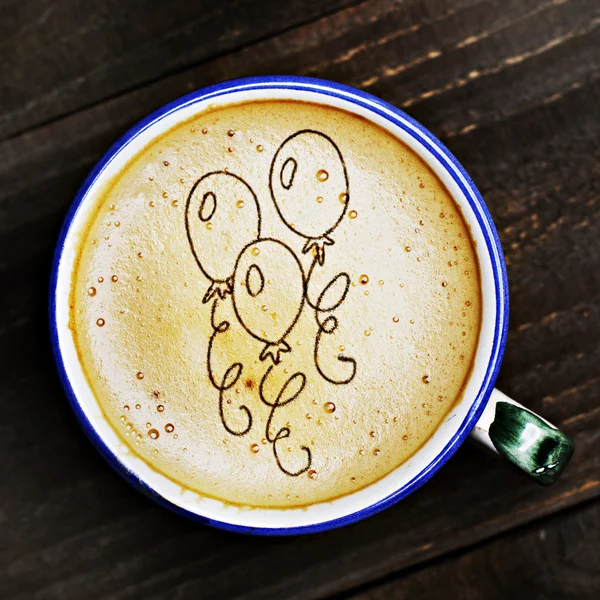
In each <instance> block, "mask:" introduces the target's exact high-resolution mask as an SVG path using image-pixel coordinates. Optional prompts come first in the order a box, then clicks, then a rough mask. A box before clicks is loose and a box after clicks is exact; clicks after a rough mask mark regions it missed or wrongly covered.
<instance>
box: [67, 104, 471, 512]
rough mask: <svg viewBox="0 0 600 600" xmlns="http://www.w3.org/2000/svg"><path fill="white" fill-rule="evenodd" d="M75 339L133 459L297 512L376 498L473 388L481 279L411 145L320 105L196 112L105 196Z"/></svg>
mask: <svg viewBox="0 0 600 600" xmlns="http://www.w3.org/2000/svg"><path fill="white" fill-rule="evenodd" d="M78 252H79V256H78V260H77V262H76V267H75V270H74V273H73V286H72V290H71V303H70V304H71V318H70V328H71V330H72V333H73V337H74V341H75V345H76V348H77V351H78V354H79V358H80V361H81V364H82V367H83V369H84V372H85V374H86V377H87V379H88V382H89V385H90V386H91V389H92V391H93V393H94V395H95V397H96V398H97V400H98V402H99V404H100V406H101V408H102V410H103V412H104V414H105V415H106V417H107V418H108V420H109V421H110V423H111V424H112V426H113V427H114V429H115V431H116V432H117V433H118V435H119V436H120V438H121V439H122V440H123V442H124V443H125V444H126V445H127V446H128V448H129V449H130V451H131V452H132V453H134V454H135V455H137V456H139V457H140V458H142V459H143V460H144V461H145V462H146V463H147V464H149V465H150V466H151V467H152V468H153V469H154V470H156V471H158V472H160V473H162V474H163V475H165V476H167V477H169V478H170V479H172V480H173V481H175V482H176V483H178V484H180V485H181V486H182V487H183V488H184V489H189V490H193V491H195V492H198V493H199V494H200V495H202V496H207V497H212V498H217V499H220V500H222V501H224V502H227V503H234V504H241V505H246V506H254V507H292V506H301V505H308V504H313V503H317V502H324V501H328V500H332V499H334V498H336V497H339V496H342V495H345V494H349V493H351V492H353V491H356V490H358V489H361V488H363V487H365V486H367V485H369V484H372V483H373V482H375V481H377V480H379V479H380V478H382V477H383V476H385V475H387V474H388V473H390V472H391V471H392V470H393V469H395V468H396V467H398V466H399V465H401V464H402V463H404V462H405V461H406V460H407V459H408V458H409V457H410V456H411V455H412V454H414V453H415V452H416V451H417V450H418V449H419V448H420V447H421V446H422V445H423V444H424V443H425V442H426V441H427V440H428V438H429V437H430V436H431V435H432V434H433V433H434V432H435V430H436V429H437V428H438V426H439V425H440V423H441V422H442V421H443V419H444V417H445V415H446V414H447V413H448V411H449V410H450V409H451V408H452V406H453V405H454V403H455V402H456V401H457V399H459V398H460V396H461V393H462V390H463V388H464V386H465V384H466V382H467V380H468V378H469V376H470V373H471V367H472V362H473V358H474V355H475V352H476V348H477V344H478V338H479V330H480V323H481V312H482V309H481V286H480V277H479V267H478V264H477V257H476V253H475V249H474V243H473V241H472V239H471V236H470V233H469V229H468V227H467V225H466V223H465V221H464V219H463V217H462V215H461V213H460V209H459V208H458V206H457V205H456V203H455V202H454V200H453V199H452V197H451V196H450V194H449V192H448V191H447V190H446V188H445V187H444V185H443V184H442V183H441V182H440V181H439V179H438V178H437V177H436V176H435V175H434V173H433V172H432V171H431V169H430V168H429V167H428V166H427V165H426V164H425V163H424V162H423V161H422V160H421V159H420V158H419V157H418V155H417V154H415V153H414V152H413V151H412V150H411V149H410V148H408V147H407V146H406V145H405V144H404V143H402V142H401V141H400V140H398V139H397V138H395V137H394V136H393V135H391V134H390V133H389V132H387V131H386V130H384V129H382V128H380V127H379V126H378V125H376V124H373V123H371V122H369V121H367V120H365V119H363V118H361V117H359V116H356V115H353V114H351V113H348V112H345V111H343V110H339V109H336V108H331V107H327V106H323V105H319V104H312V103H305V102H296V101H261V102H251V103H242V104H237V105H229V106H226V107H223V108H216V109H214V110H211V111H208V112H204V113H200V114H198V115H197V116H196V117H194V118H193V119H191V120H189V121H187V122H186V123H184V124H180V125H178V126H176V127H175V128H174V129H172V130H170V131H168V132H167V133H166V134H164V135H162V136H161V137H159V138H158V139H156V140H155V141H154V142H153V143H151V144H150V145H149V146H147V147H146V148H145V149H144V150H142V151H141V152H140V153H139V154H138V155H137V156H136V157H135V158H133V159H132V160H131V161H130V162H129V164H128V165H127V166H126V168H124V169H123V170H122V171H121V173H120V174H119V175H118V176H117V177H116V178H115V179H114V180H113V181H112V182H111V184H110V185H109V186H108V187H107V188H105V189H104V190H103V192H102V194H101V198H100V200H99V201H98V206H97V208H96V210H95V212H94V215H93V216H92V217H91V218H90V221H89V224H88V227H87V230H86V231H85V233H84V234H83V235H82V236H81V239H80V241H79V246H78Z"/></svg>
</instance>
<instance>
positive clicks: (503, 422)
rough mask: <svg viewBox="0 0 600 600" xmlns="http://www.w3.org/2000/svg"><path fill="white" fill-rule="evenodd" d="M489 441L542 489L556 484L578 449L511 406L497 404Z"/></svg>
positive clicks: (531, 414)
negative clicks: (542, 486) (544, 486)
mask: <svg viewBox="0 0 600 600" xmlns="http://www.w3.org/2000/svg"><path fill="white" fill-rule="evenodd" d="M490 438H491V440H492V443H493V444H494V447H495V448H496V450H497V451H498V454H500V455H501V456H503V457H504V458H506V459H508V460H510V461H511V462H512V463H514V464H515V465H517V466H518V467H519V468H521V469H523V470H524V471H526V472H527V473H529V474H530V475H531V476H532V477H534V478H535V479H536V480H537V481H538V482H539V483H541V484H543V485H550V484H551V483H554V481H556V479H557V478H558V476H559V475H560V474H561V473H562V471H563V469H564V468H565V467H566V465H567V463H568V462H569V460H570V458H571V456H572V455H573V451H574V449H575V446H574V445H573V442H572V441H571V440H570V439H569V438H568V437H567V436H566V435H565V434H564V433H561V432H560V431H559V430H558V429H555V428H554V427H552V426H550V425H548V423H546V422H545V421H543V420H542V419H540V418H539V417H538V416H537V415H534V414H533V413H532V412H530V411H528V410H526V409H524V408H522V407H520V406H515V405H514V404H510V403H509V402H498V404H496V415H495V417H494V422H493V423H492V424H491V425H490Z"/></svg>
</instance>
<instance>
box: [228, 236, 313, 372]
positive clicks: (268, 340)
mask: <svg viewBox="0 0 600 600" xmlns="http://www.w3.org/2000/svg"><path fill="white" fill-rule="evenodd" d="M303 304H304V274H303V272H302V266H301V264H300V261H299V260H298V259H297V258H296V255H295V254H294V252H293V251H292V250H291V249H290V248H289V247H288V246H286V245H285V244H284V243H282V242H280V241H279V240H274V239H270V238H267V239H263V240H259V241H256V242H252V243H250V244H248V245H247V246H246V247H245V248H244V249H243V250H242V252H241V253H240V256H239V258H238V260H237V263H236V265H235V270H234V279H233V307H234V309H235V314H236V315H237V318H238V319H239V321H240V323H241V324H242V326H243V327H244V329H245V330H246V331H247V332H248V333H249V334H250V335H251V336H252V337H254V338H256V339H257V340H260V341H262V342H265V347H264V348H263V350H262V352H261V354H260V359H261V360H265V359H266V358H267V356H270V357H271V358H272V359H273V362H274V363H275V364H278V363H279V362H280V360H281V353H282V352H290V350H291V348H290V346H289V344H288V343H287V342H286V341H285V337H286V336H287V335H288V333H289V332H290V331H291V330H292V328H293V327H294V325H295V324H296V321H297V320H298V317H299V316H300V313H301V311H302V305H303Z"/></svg>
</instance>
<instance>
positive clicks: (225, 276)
mask: <svg viewBox="0 0 600 600" xmlns="http://www.w3.org/2000/svg"><path fill="white" fill-rule="evenodd" d="M303 157H304V160H303ZM307 157H308V158H310V159H311V160H307ZM315 157H318V160H320V161H321V163H322V164H321V165H319V167H320V168H317V169H315V167H314V160H315ZM311 162H312V163H313V165H312V166H311V164H309V163H311ZM269 190H270V193H271V198H272V200H273V203H274V205H275V208H276V210H277V214H278V216H279V218H280V219H281V221H282V222H283V224H284V225H285V226H286V227H287V228H288V229H290V230H291V231H293V232H294V233H295V234H296V235H298V236H300V237H301V238H304V239H305V240H306V241H305V243H304V246H303V248H302V254H308V253H309V252H310V251H311V250H312V253H313V257H312V261H311V263H310V267H309V268H308V271H307V273H305V272H304V268H303V266H302V263H301V261H300V259H299V258H298V256H297V255H296V253H295V252H294V250H293V249H292V248H291V247H290V246H289V245H288V244H286V243H285V242H283V241H282V240H279V239H275V238H274V237H262V236H261V230H262V220H261V207H260V203H259V200H258V197H257V195H256V194H255V192H254V191H253V190H252V188H251V187H250V185H249V184H248V183H247V182H246V181H245V180H244V179H242V178H241V177H240V176H238V175H235V174H234V173H231V172H229V171H227V170H222V171H212V172H210V173H207V174H205V175H203V176H202V177H201V178H200V179H198V181H196V183H195V184H194V186H193V187H192V189H191V191H190V194H189V196H188V201H187V205H186V213H185V227H186V233H187V238H188V242H189V245H190V249H191V251H192V254H193V255H194V258H195V259H196V263H197V264H198V267H199V268H200V270H201V272H202V273H203V275H204V276H205V277H206V278H207V279H208V280H209V282H210V284H209V287H208V289H207V290H206V292H205V294H204V297H203V300H202V302H203V303H204V304H206V303H208V302H210V301H211V300H212V305H211V310H210V322H211V327H212V334H211V336H210V339H209V341H208V348H207V355H206V365H207V371H208V378H209V381H210V383H211V385H212V386H213V387H214V388H215V389H216V390H217V391H218V395H219V415H220V418H221V423H222V424H223V427H224V428H225V430H226V431H227V432H228V433H230V434H231V435H235V436H243V435H246V434H247V433H249V432H250V430H251V429H252V426H253V418H252V413H251V411H250V409H249V408H248V406H246V405H245V404H240V405H239V406H237V407H235V406H234V407H232V408H229V407H230V405H232V404H234V398H236V397H237V398H238V402H239V395H238V394H237V393H236V392H237V391H238V390H234V388H235V386H236V384H237V383H238V382H239V381H240V378H241V377H242V374H243V372H244V365H243V363H242V362H239V361H236V362H233V363H232V364H230V365H229V366H228V367H227V368H226V369H225V371H224V373H223V374H222V375H217V374H216V373H215V363H216V362H217V361H216V360H215V356H213V355H214V354H215V353H216V351H215V345H218V343H219V340H220V339H222V338H220V337H219V336H222V335H226V334H227V332H229V331H230V329H231V323H230V322H229V321H227V320H218V319H217V318H216V313H217V307H218V305H219V303H224V302H229V298H228V296H231V305H232V307H233V311H234V313H235V317H236V318H237V321H238V322H239V324H240V325H241V327H242V328H243V329H244V331H245V332H246V333H247V334H248V335H249V336H251V337H252V338H254V339H255V340H258V341H259V342H262V343H263V344H264V346H263V347H262V350H261V351H260V353H259V359H260V361H265V362H269V361H270V362H271V363H272V364H269V366H268V367H267V368H266V370H265V371H264V374H263V376H262V378H261V380H260V385H259V389H258V394H259V398H260V401H261V402H262V403H263V404H264V405H266V406H267V407H269V408H270V411H269V416H268V418H267V421H266V424H265V439H266V441H267V442H268V443H270V444H271V447H272V449H273V455H274V457H275V461H276V463H277V466H278V467H279V469H280V470H281V471H282V472H283V473H285V474H286V475H289V476H291V477H297V476H299V475H301V474H302V473H305V472H306V471H308V470H309V469H310V467H311V465H312V453H311V450H310V449H309V448H308V447H307V446H300V451H301V452H302V453H303V454H304V458H303V459H302V460H301V462H299V460H298V457H297V456H296V457H293V456H292V457H291V459H293V460H294V461H295V462H294V463H293V464H294V468H290V467H288V466H286V464H284V462H282V455H281V453H280V452H279V451H278V448H279V443H280V442H281V440H284V439H287V438H289V437H290V435H291V434H292V431H291V426H290V425H289V423H287V424H286V426H285V427H281V428H279V429H277V428H276V427H274V426H273V420H274V417H275V414H276V413H277V412H278V411H279V409H280V408H282V407H284V406H287V405H289V404H290V403H291V402H293V401H294V400H296V399H297V398H298V397H299V396H300V395H301V394H302V392H303V390H304V389H305V387H306V383H307V376H306V374H305V373H302V372H297V373H294V374H293V375H291V376H290V377H289V378H288V379H287V380H286V381H285V382H284V384H283V385H282V386H281V388H280V389H279V392H277V393H274V394H270V393H267V392H268V390H267V388H272V387H273V384H272V383H271V384H267V380H268V378H269V376H270V374H271V373H272V371H273V369H274V368H275V367H276V365H279V363H280V362H281V361H282V360H283V357H284V355H286V354H288V353H290V352H292V347H291V346H290V344H289V343H288V341H287V339H286V338H287V337H288V336H289V334H290V332H291V331H292V329H293V328H294V327H295V325H296V324H297V323H298V320H299V319H300V317H301V315H302V314H303V311H304V310H305V309H307V310H309V311H312V312H313V313H314V319H315V322H316V325H317V332H316V335H315V340H314V347H313V360H314V364H315V368H316V372H317V373H318V375H319V376H320V377H321V378H322V379H324V380H325V381H327V382H328V383H330V384H333V385H346V384H348V383H350V382H351V381H352V380H353V379H354V377H355V375H356V371H357V363H356V360H355V359H354V358H352V357H350V356H345V355H342V354H338V355H337V362H338V366H339V371H340V372H339V373H333V372H331V371H332V365H331V364H330V361H327V360H323V357H322V351H321V348H322V346H323V345H324V340H325V339H326V336H331V335H333V334H334V333H335V332H336V331H337V330H338V327H339V321H338V317H337V316H335V314H334V313H335V311H336V309H338V308H339V307H340V306H341V305H342V303H343V302H344V301H345V299H346V297H347V295H348V291H349V289H350V283H351V280H350V275H349V274H348V273H346V272H340V273H338V274H337V275H335V277H333V278H332V279H331V280H330V281H329V283H327V285H325V286H324V287H323V289H322V290H321V291H320V292H319V293H317V294H313V293H311V292H309V287H314V286H311V285H310V283H311V281H312V280H313V275H314V273H315V268H316V266H317V265H320V266H323V265H324V264H325V247H326V246H333V245H334V244H335V241H334V239H333V237H332V234H333V233H334V230H335V229H336V227H337V226H338V225H339V224H340V222H341V220H342V218H343V216H344V214H345V212H346V210H347V206H348V203H349V199H350V196H349V185H348V175H347V172H346V165H345V162H344V158H343V156H342V154H341V152H340V150H339V148H338V147H337V145H336V144H335V143H334V142H333V140H332V139H331V138H329V137H328V136H326V135H325V134H323V133H320V132H318V131H313V130H309V129H305V130H302V131H298V132H296V133H294V134H293V135H291V136H289V137H288V138H287V139H286V140H285V141H284V142H283V143H282V144H281V146H280V147H279V148H278V149H277V151H276V152H275V155H274V157H273V161H272V163H271V167H270V171H269ZM311 196H312V197H311ZM219 370H220V369H219ZM285 372H287V371H285ZM232 390H233V392H232ZM233 409H235V410H237V412H238V414H237V416H236V415H235V410H233ZM291 459H288V460H291ZM299 464H302V466H301V468H298V465H299Z"/></svg>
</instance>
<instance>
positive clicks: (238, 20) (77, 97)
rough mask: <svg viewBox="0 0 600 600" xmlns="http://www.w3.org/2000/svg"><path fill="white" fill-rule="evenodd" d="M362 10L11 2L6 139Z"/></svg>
mask: <svg viewBox="0 0 600 600" xmlns="http://www.w3.org/2000/svg"><path fill="white" fill-rule="evenodd" d="M356 2H357V0H354V2H353V0H318V1H315V0H312V1H310V2H306V1H304V0H288V1H287V2H280V1H279V0H262V1H261V2H256V1H255V0H236V1H235V2H214V1H213V0H200V1H198V0H196V1H195V2H189V1H187V0H171V1H170V2H154V1H153V0H127V1H125V2H124V1H123V0H105V1H103V2H97V3H94V4H93V6H90V3H89V2H86V1H84V0H61V1H60V2H55V1H54V0H23V1H14V2H4V3H2V5H1V6H0V40H2V41H1V43H0V57H1V60H0V139H2V138H4V137H7V136H11V135H15V134H16V133H18V132H19V131H23V130H25V129H27V128H30V127H34V126H36V125H39V124H40V123H44V122H47V121H49V120H51V119H56V118H57V117H60V116H61V115H64V114H67V113H70V112H73V111H76V110H80V109H81V108H83V107H85V106H90V105H92V104H95V103H97V102H99V101H102V100H104V99H106V98H110V97H112V96H114V95H116V94H120V93H122V92H123V91H126V90H131V89H134V88H136V87H138V86H139V85H140V84H144V83H148V82H150V81H156V80H157V79H160V78H161V77H164V76H165V75H168V74H170V73H174V72H177V71H180V70H182V69H185V68H188V67H190V66H191V65H194V64H198V63H200V62H203V61H206V60H207V59H209V58H213V57H215V56H218V55H220V54H222V53H224V52H228V51H231V50H233V49H235V48H239V47H241V46H244V45H246V44H248V43H250V42H256V41H257V40H260V39H263V38H266V37H268V36H271V35H274V34H277V33H280V32H281V31H284V30H286V29H288V28H291V27H297V26H298V25H300V24H302V23H307V22H309V21H311V20H314V19H316V18H319V17H321V16H323V15H326V14H328V13H330V12H332V11H335V10H338V9H339V8H341V7H344V6H348V5H351V4H353V3H356Z"/></svg>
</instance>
